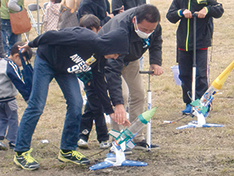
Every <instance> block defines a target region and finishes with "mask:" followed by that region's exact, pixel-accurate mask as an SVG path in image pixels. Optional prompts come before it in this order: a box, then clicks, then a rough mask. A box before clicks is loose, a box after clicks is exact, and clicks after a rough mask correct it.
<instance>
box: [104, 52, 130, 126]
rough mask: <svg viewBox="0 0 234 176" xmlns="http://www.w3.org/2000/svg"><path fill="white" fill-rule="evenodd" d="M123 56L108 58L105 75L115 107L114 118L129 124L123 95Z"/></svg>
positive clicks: (119, 122)
mask: <svg viewBox="0 0 234 176" xmlns="http://www.w3.org/2000/svg"><path fill="white" fill-rule="evenodd" d="M123 58H124V56H119V58H118V59H107V62H106V66H105V77H106V80H107V84H108V90H109V95H110V98H111V101H112V104H113V106H114V107H115V110H114V112H115V114H114V117H113V118H112V119H113V120H114V121H115V122H117V123H118V124H123V125H128V124H129V122H128V121H127V117H126V110H125V108H124V106H123V105H124V101H123V95H122V79H121V71H122V69H123V65H124V62H123Z"/></svg>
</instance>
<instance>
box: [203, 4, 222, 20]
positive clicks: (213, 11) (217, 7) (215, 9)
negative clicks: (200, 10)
mask: <svg viewBox="0 0 234 176" xmlns="http://www.w3.org/2000/svg"><path fill="white" fill-rule="evenodd" d="M204 8H205V9H206V11H207V16H209V17H214V18H220V17H221V16H222V15H223V12H224V9H223V6H222V4H220V3H218V2H217V1H216V0H211V1H210V2H209V3H208V6H206V7H204Z"/></svg>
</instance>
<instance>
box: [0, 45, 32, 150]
mask: <svg viewBox="0 0 234 176" xmlns="http://www.w3.org/2000/svg"><path fill="white" fill-rule="evenodd" d="M18 45H24V43H23V42H17V43H15V44H14V45H13V47H12V49H11V53H10V56H9V57H8V58H0V150H7V146H6V145H5V144H3V143H2V142H1V141H2V140H3V139H4V138H5V135H6V131H7V127H8V131H7V135H6V139H7V140H8V141H9V147H10V148H11V149H12V148H14V146H15V140H16V132H17V128H18V114H17V109H18V106H17V103H16V99H15V96H16V95H17V94H18V91H19V92H20V93H21V95H22V96H23V98H24V100H25V101H28V99H29V95H30V92H31V84H32V82H31V81H30V78H31V77H32V75H25V74H23V78H24V80H23V79H22V77H21V73H20V70H19V67H21V66H22V65H23V66H24V65H25V64H22V62H21V59H20V56H19V50H18ZM27 54H28V56H29V57H28V59H29V58H31V57H32V51H31V50H28V51H27ZM24 60H25V61H26V59H25V58H24ZM26 67H27V66H26ZM23 69H24V71H25V69H27V68H24V67H23ZM22 73H24V72H23V71H22ZM17 89H18V91H17Z"/></svg>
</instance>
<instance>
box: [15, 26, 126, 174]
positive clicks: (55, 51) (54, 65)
mask: <svg viewBox="0 0 234 176" xmlns="http://www.w3.org/2000/svg"><path fill="white" fill-rule="evenodd" d="M126 38H127V34H126V31H125V30H122V29H118V30H114V31H111V32H109V33H107V34H106V35H103V36H98V35H97V34H96V33H94V32H93V31H91V30H89V29H86V28H81V27H74V28H65V29H62V30H60V31H48V32H45V33H44V34H42V35H40V36H38V37H37V38H35V39H34V40H33V41H31V42H29V43H28V44H25V45H24V46H23V47H21V49H23V51H25V50H27V49H28V48H30V47H38V49H37V55H36V58H35V62H34V75H33V86H32V92H31V96H30V98H29V102H28V106H27V108H26V110H25V112H24V114H23V117H22V119H21V122H20V125H19V128H18V132H17V139H16V146H15V152H16V153H15V156H14V163H15V164H16V165H18V166H20V167H22V168H23V169H26V170H35V169H38V168H39V167H40V165H39V163H38V162H37V161H36V160H35V159H34V158H33V157H32V156H31V155H30V153H31V151H32V148H31V149H30V145H31V139H32V135H33V133H34V130H35V128H36V125H37V122H38V120H39V118H40V116H41V114H42V112H43V109H44V106H45V103H46V98H47V93H48V87H49V83H50V82H51V80H52V79H53V78H55V80H56V81H57V83H58V84H59V86H60V89H61V90H62V92H63V95H64V98H65V99H66V104H67V112H66V117H65V121H64V127H63V132H62V137H61V144H60V151H59V155H58V159H59V160H60V161H63V162H72V163H74V164H77V165H87V164H89V163H90V161H89V159H87V158H86V157H85V156H84V155H82V154H81V153H79V152H78V151H76V148H77V141H78V139H79V129H80V121H81V112H82V105H83V102H82V97H81V94H80V88H79V83H78V80H77V77H76V74H78V73H81V72H84V73H85V72H88V71H90V70H91V68H92V67H93V66H94V65H95V64H96V63H97V61H99V62H104V61H105V59H102V61H101V60H99V59H96V58H95V57H93V55H94V54H98V55H100V54H101V55H104V58H106V59H108V58H117V57H118V56H119V54H126V53H127V49H126V48H128V42H127V40H126ZM98 58H102V57H98ZM102 65H104V64H102ZM104 86H105V85H104ZM105 93H106V95H103V101H104V100H105V101H106V102H107V103H110V100H109V98H108V95H107V92H105ZM103 101H102V102H103ZM110 106H111V105H110ZM112 114H113V113H112Z"/></svg>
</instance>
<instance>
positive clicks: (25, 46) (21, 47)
mask: <svg viewBox="0 0 234 176" xmlns="http://www.w3.org/2000/svg"><path fill="white" fill-rule="evenodd" d="M29 48H30V47H29V46H28V43H27V42H25V44H24V45H23V46H18V49H19V50H21V49H23V50H22V53H24V52H25V51H27V50H28V49H29Z"/></svg>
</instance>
